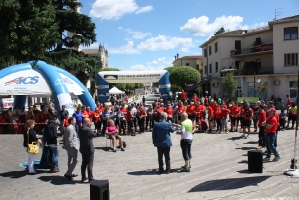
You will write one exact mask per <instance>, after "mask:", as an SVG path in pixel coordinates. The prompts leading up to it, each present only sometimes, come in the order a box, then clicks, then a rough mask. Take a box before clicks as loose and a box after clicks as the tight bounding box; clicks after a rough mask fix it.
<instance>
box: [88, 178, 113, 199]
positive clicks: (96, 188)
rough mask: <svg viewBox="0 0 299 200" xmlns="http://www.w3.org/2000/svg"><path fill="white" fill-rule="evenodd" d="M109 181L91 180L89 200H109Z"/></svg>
mask: <svg viewBox="0 0 299 200" xmlns="http://www.w3.org/2000/svg"><path fill="white" fill-rule="evenodd" d="M109 199H110V194H109V181H108V180H92V181H90V200H109Z"/></svg>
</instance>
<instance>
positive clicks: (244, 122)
mask: <svg viewBox="0 0 299 200" xmlns="http://www.w3.org/2000/svg"><path fill="white" fill-rule="evenodd" d="M242 126H243V127H248V128H250V126H251V120H243V123H242Z"/></svg>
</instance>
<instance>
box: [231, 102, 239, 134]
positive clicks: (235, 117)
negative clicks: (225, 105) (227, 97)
mask: <svg viewBox="0 0 299 200" xmlns="http://www.w3.org/2000/svg"><path fill="white" fill-rule="evenodd" d="M240 115H241V109H240V107H238V105H237V103H234V102H232V106H231V117H232V127H231V129H232V131H234V132H238V124H239V118H240Z"/></svg>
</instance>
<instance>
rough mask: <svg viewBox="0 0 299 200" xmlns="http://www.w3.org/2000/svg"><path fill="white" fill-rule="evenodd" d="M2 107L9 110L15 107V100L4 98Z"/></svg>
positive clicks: (1, 103) (0, 104) (1, 101)
mask: <svg viewBox="0 0 299 200" xmlns="http://www.w3.org/2000/svg"><path fill="white" fill-rule="evenodd" d="M0 107H2V108H4V109H8V108H10V107H14V98H2V99H0Z"/></svg>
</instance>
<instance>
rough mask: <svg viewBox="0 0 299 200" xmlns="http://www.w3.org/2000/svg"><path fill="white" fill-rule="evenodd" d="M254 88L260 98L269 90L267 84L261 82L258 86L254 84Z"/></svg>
mask: <svg viewBox="0 0 299 200" xmlns="http://www.w3.org/2000/svg"><path fill="white" fill-rule="evenodd" d="M254 90H255V91H257V92H258V93H259V94H260V98H261V99H262V98H263V96H264V94H265V93H266V92H267V91H268V90H269V87H268V85H266V84H262V83H261V84H259V85H258V86H256V87H255V88H254Z"/></svg>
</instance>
